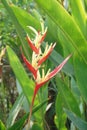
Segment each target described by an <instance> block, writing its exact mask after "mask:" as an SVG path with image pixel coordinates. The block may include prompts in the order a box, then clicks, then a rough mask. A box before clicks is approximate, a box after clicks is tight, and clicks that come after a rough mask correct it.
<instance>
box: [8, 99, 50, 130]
mask: <svg viewBox="0 0 87 130" xmlns="http://www.w3.org/2000/svg"><path fill="white" fill-rule="evenodd" d="M47 101H48V100H45V101H43V102H42V103H41V104H40V105H38V106H36V107H35V108H34V109H33V112H32V114H34V113H35V112H37V111H38V110H39V109H41V108H42V107H43V106H44V105H45V104H46V103H47ZM28 115H29V113H27V114H25V115H24V116H23V117H22V118H21V119H19V120H18V121H17V122H15V123H14V124H13V125H12V126H11V127H10V128H8V130H21V129H22V127H23V125H24V123H25V121H26V120H27V118H28Z"/></svg>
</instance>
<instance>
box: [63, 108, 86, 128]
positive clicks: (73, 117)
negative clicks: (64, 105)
mask: <svg viewBox="0 0 87 130" xmlns="http://www.w3.org/2000/svg"><path fill="white" fill-rule="evenodd" d="M64 111H65V112H66V114H67V116H68V117H69V119H70V120H71V121H72V122H73V124H74V125H75V126H76V127H77V128H78V130H87V122H85V121H84V120H82V119H81V118H79V117H77V116H76V114H75V113H73V112H70V111H69V110H67V109H64Z"/></svg>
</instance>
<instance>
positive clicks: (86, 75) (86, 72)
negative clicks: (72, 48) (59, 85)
mask: <svg viewBox="0 0 87 130" xmlns="http://www.w3.org/2000/svg"><path fill="white" fill-rule="evenodd" d="M74 68H75V76H76V81H77V84H78V87H79V90H80V93H81V95H82V97H83V99H84V100H85V101H86V103H87V64H85V63H84V61H83V60H82V58H81V57H80V56H79V57H78V55H77V53H76V54H75V55H74Z"/></svg>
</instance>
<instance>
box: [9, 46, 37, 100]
mask: <svg viewBox="0 0 87 130" xmlns="http://www.w3.org/2000/svg"><path fill="white" fill-rule="evenodd" d="M7 54H8V58H9V62H10V65H11V67H12V69H13V72H14V74H15V76H16V78H17V79H18V81H19V83H20V85H21V87H22V89H23V92H24V94H25V96H26V98H27V99H28V102H30V101H31V99H32V95H33V88H34V86H35V84H34V82H33V81H32V80H30V79H29V77H28V75H27V73H26V72H25V70H24V67H23V66H22V64H21V62H20V61H19V59H18V57H17V55H16V54H15V52H14V51H13V50H12V49H11V48H10V47H9V46H7Z"/></svg>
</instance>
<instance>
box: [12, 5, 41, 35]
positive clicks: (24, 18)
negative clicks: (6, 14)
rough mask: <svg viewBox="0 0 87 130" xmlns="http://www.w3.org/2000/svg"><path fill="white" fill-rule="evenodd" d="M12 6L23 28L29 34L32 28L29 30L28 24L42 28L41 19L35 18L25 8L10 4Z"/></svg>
mask: <svg viewBox="0 0 87 130" xmlns="http://www.w3.org/2000/svg"><path fill="white" fill-rule="evenodd" d="M10 8H11V9H12V11H13V12H14V14H15V16H16V18H17V20H18V21H19V23H20V25H21V26H22V27H23V29H24V30H25V31H26V32H28V33H29V35H30V32H31V30H29V28H28V26H32V27H34V28H35V29H36V30H38V31H39V30H41V26H40V21H38V20H37V19H36V18H34V17H33V16H32V15H31V14H30V13H28V12H26V11H25V10H23V9H21V8H19V7H17V6H15V5H10Z"/></svg>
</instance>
